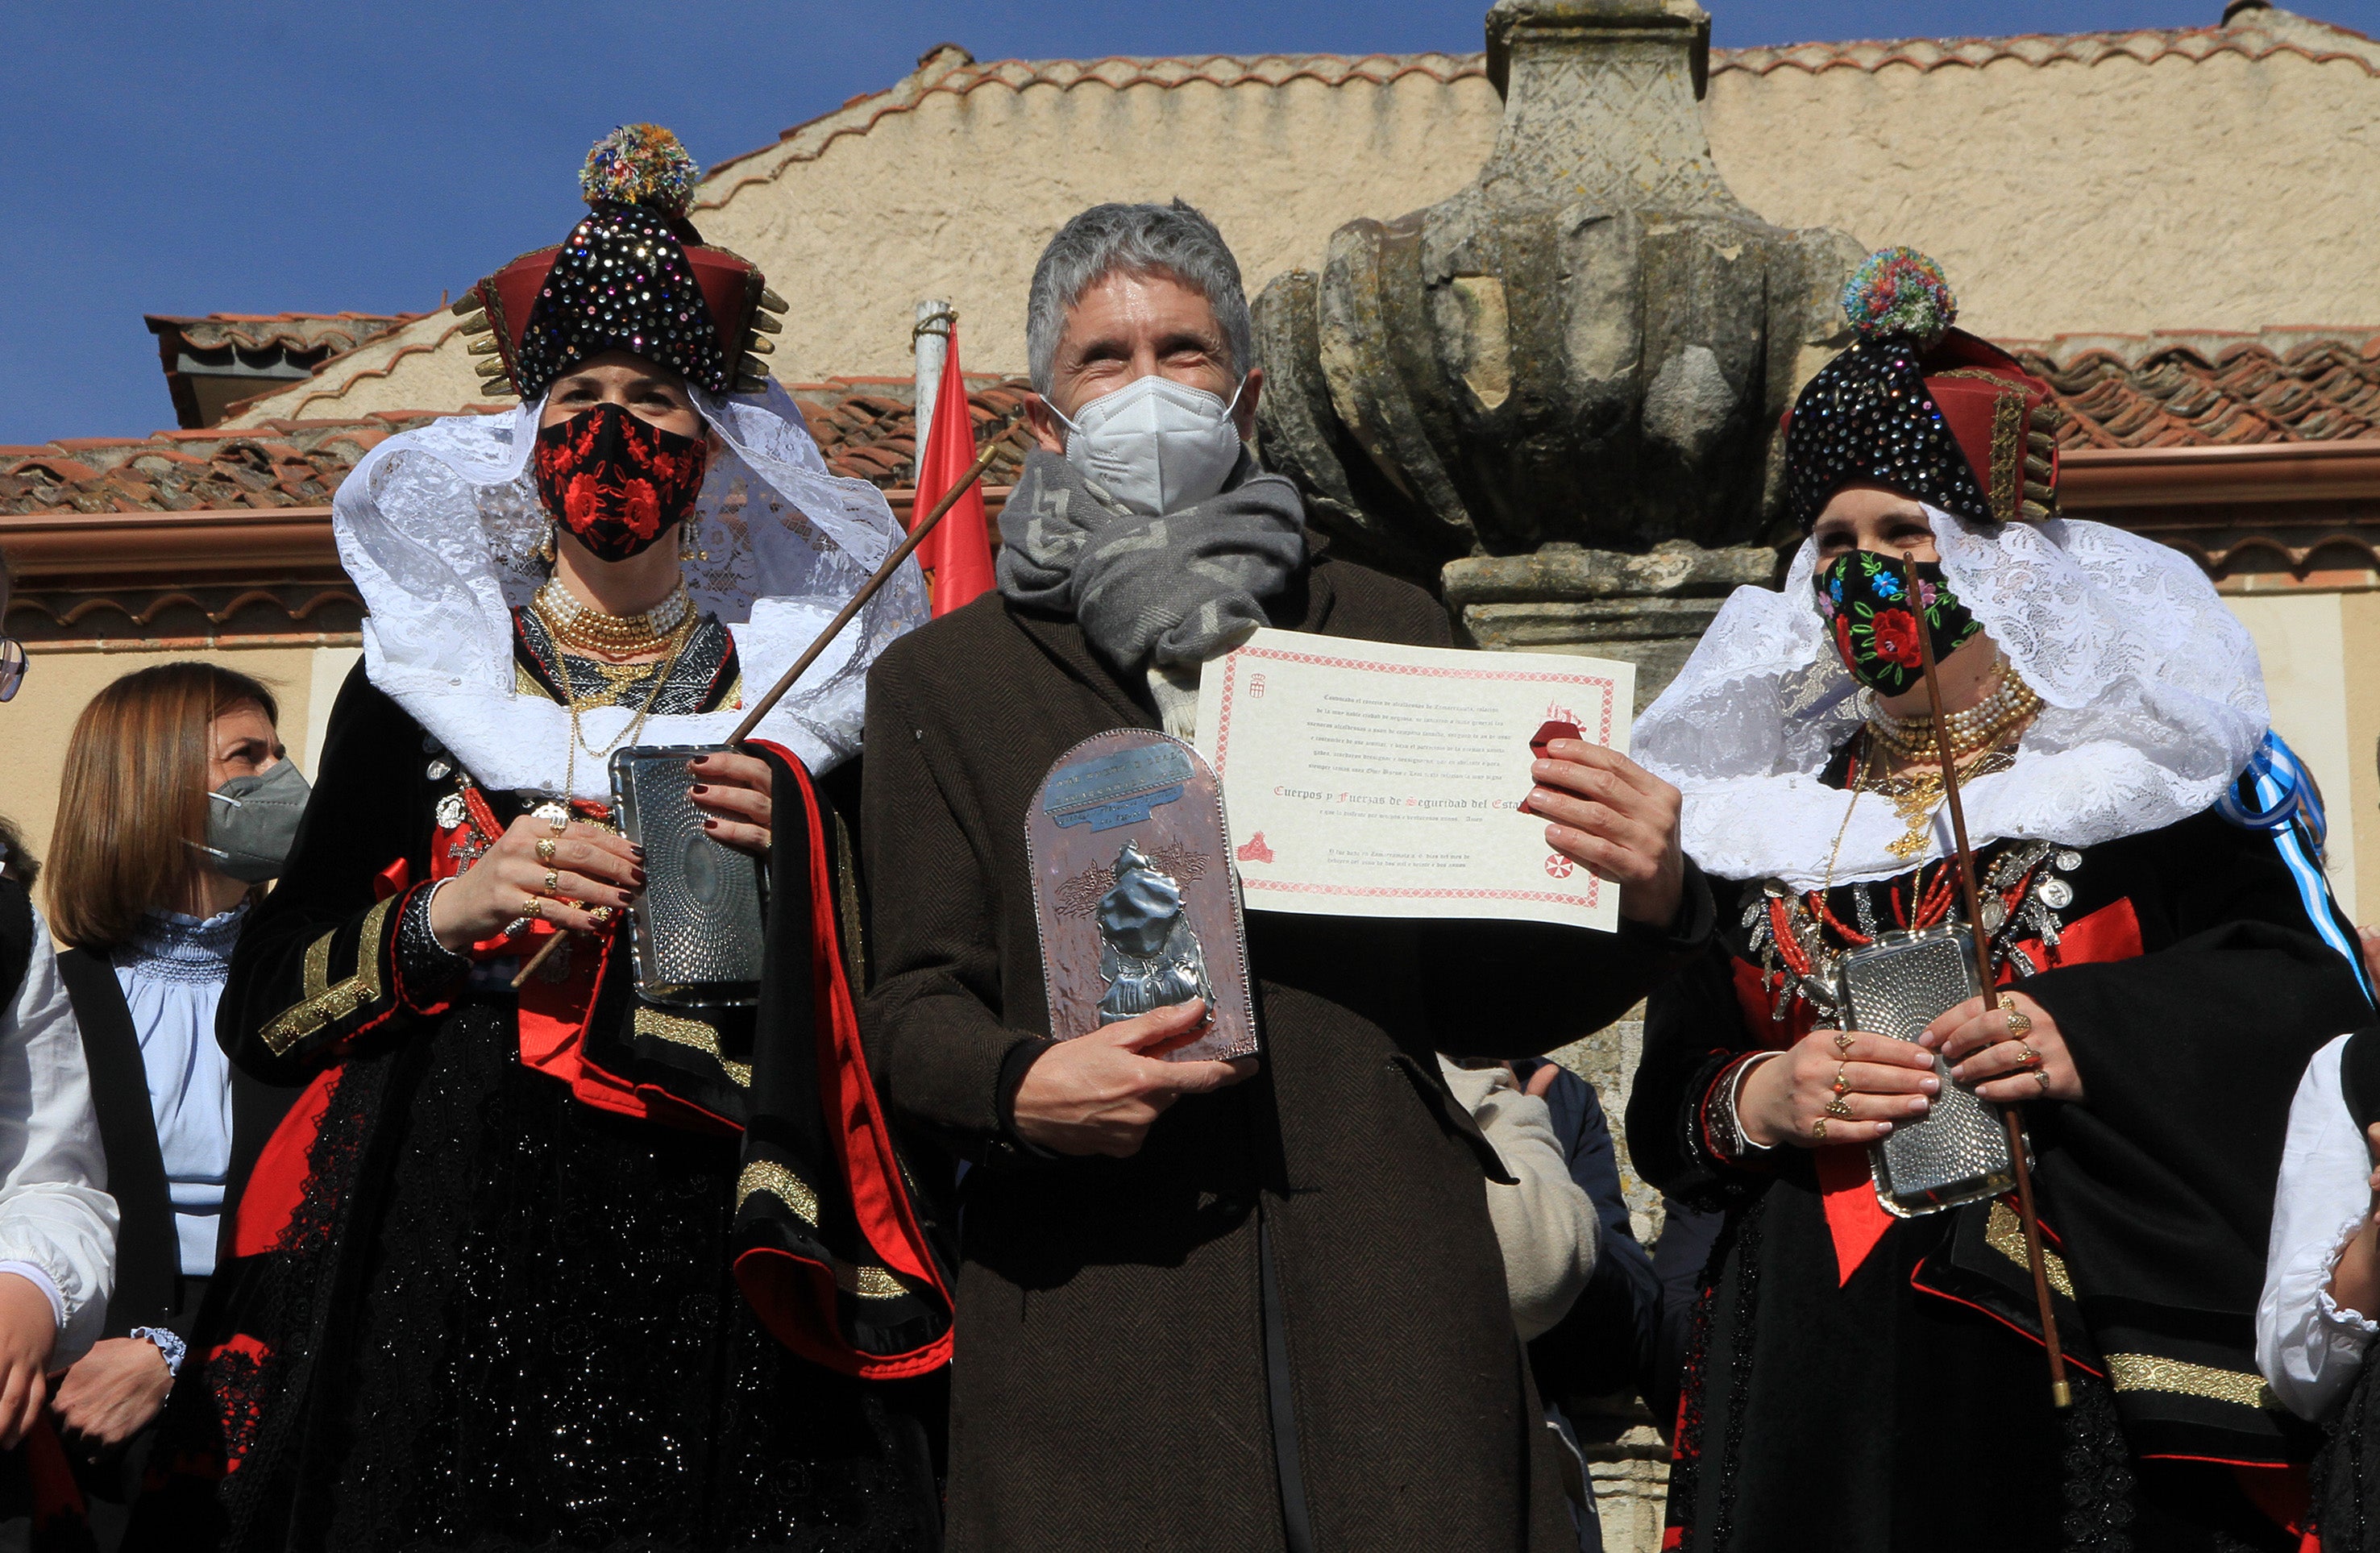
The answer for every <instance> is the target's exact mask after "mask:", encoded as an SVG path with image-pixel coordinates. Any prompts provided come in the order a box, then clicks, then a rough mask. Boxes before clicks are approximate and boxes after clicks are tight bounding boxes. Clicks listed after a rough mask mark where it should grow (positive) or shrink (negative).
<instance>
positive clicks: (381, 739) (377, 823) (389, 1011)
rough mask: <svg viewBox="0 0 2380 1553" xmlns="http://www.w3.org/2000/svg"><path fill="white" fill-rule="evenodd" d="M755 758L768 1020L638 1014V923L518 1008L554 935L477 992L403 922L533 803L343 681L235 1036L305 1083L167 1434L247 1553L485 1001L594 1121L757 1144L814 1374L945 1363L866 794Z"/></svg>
mask: <svg viewBox="0 0 2380 1553" xmlns="http://www.w3.org/2000/svg"><path fill="white" fill-rule="evenodd" d="M754 747H755V750H756V752H758V753H762V754H764V755H765V756H766V758H768V759H769V760H770V763H771V767H772V768H773V772H774V782H775V789H774V790H775V794H776V805H775V816H774V825H773V828H774V836H775V841H774V846H773V850H772V853H771V857H770V859H769V862H768V866H767V871H766V876H765V878H766V898H767V901H768V907H767V922H766V936H767V955H766V969H765V972H764V979H763V985H762V989H761V992H760V997H759V1003H758V1006H757V1007H756V1008H748V1009H743V1010H733V1009H730V1010H700V1011H697V1010H688V1009H679V1008H671V1009H662V1008H659V1007H656V1006H655V1005H652V1004H649V1003H647V1002H645V1001H642V1000H641V999H640V998H639V997H638V995H637V989H636V986H635V978H634V976H633V971H632V966H631V965H630V961H631V955H630V953H629V944H628V939H627V933H626V927H625V918H624V919H623V920H622V922H621V924H620V926H619V927H618V928H615V929H614V931H613V934H612V936H611V937H610V938H609V939H608V940H587V939H578V940H572V942H571V943H570V944H569V945H567V946H566V948H565V952H558V953H557V954H556V955H554V956H553V959H552V960H551V961H550V962H549V964H548V965H547V966H545V967H543V968H542V969H541V970H540V974H539V975H537V976H535V977H532V978H531V980H530V982H529V983H528V986H527V987H526V988H525V989H523V990H521V991H520V992H519V993H518V994H517V995H516V994H514V993H513V991H512V989H511V981H512V979H513V977H514V975H515V974H516V969H517V967H518V965H520V964H521V963H522V962H523V961H524V960H526V958H527V957H528V955H529V954H530V953H533V952H534V949H535V946H536V944H537V943H539V942H541V941H542V935H543V933H544V932H545V931H546V929H545V928H543V926H542V925H541V924H540V925H539V926H538V928H537V929H536V930H537V932H538V934H539V937H538V938H537V939H535V940H531V939H528V937H526V936H524V937H523V938H522V939H521V940H517V941H518V944H519V947H517V948H515V947H512V946H508V945H506V944H504V943H502V942H501V941H497V942H492V943H489V944H482V945H480V946H478V949H477V951H475V955H474V959H475V963H474V964H473V965H472V966H471V968H470V969H469V971H468V975H466V976H457V975H456V974H455V969H454V966H453V964H452V962H451V961H442V960H441V958H440V957H439V956H438V954H437V953H436V952H435V950H434V946H430V945H426V944H424V943H423V942H422V941H421V940H420V938H419V935H410V934H407V932H405V931H403V930H402V925H403V924H404V922H405V920H406V915H407V912H408V911H409V910H412V909H414V908H415V907H416V906H417V905H418V904H420V903H421V902H422V901H423V900H424V899H425V897H426V892H428V891H429V890H430V888H431V886H432V885H433V884H434V883H435V882H436V881H437V880H440V879H442V878H445V877H451V876H452V875H453V874H454V873H455V872H456V871H457V870H458V869H459V868H462V867H468V866H470V864H471V863H472V862H474V861H475V860H476V859H477V857H478V856H479V855H481V854H482V853H484V851H485V850H486V848H487V846H488V845H489V844H490V843H492V841H493V839H494V838H495V837H496V836H498V835H500V834H501V833H502V831H503V830H504V827H505V826H506V825H507V824H509V823H510V822H511V821H512V820H513V819H516V817H517V816H518V815H519V814H520V813H521V812H523V809H524V807H525V806H524V805H523V803H522V801H521V800H520V799H519V798H518V797H516V795H510V794H499V793H489V792H486V791H484V790H482V789H480V788H479V787H478V786H477V785H476V784H474V783H472V782H471V780H470V778H469V775H468V772H466V771H464V770H460V769H459V767H458V763H457V762H456V761H455V759H454V758H453V757H452V756H451V755H448V754H447V753H446V752H444V751H443V750H442V749H441V748H440V747H439V746H438V745H437V744H436V742H435V741H434V740H432V739H431V738H429V737H428V736H426V735H425V734H423V732H422V730H421V728H420V726H419V724H418V723H417V722H415V721H414V720H413V719H412V718H411V717H409V716H408V715H407V714H406V712H405V711H404V710H402V709H401V708H399V707H398V706H397V705H396V703H395V701H393V700H392V699H390V698H388V697H387V696H386V695H385V694H383V692H382V691H380V690H379V689H377V688H376V687H374V686H372V685H371V684H370V682H369V681H368V680H367V679H366V678H365V676H364V673H363V671H362V670H361V668H360V667H359V668H358V670H357V671H356V673H354V674H353V675H352V676H351V677H350V679H349V680H348V683H347V685H346V687H345V689H344V690H343V691H342V692H341V694H340V697H339V699H338V703H337V705H336V707H335V708H334V710H333V712H332V716H331V725H330V731H329V736H328V739H327V741H326V744H325V746H324V750H323V754H322V769H321V773H320V778H319V780H318V782H317V783H316V785H315V792H314V796H313V799H312V801H311V802H310V805H309V807H308V810H307V814H306V817H305V820H304V822H303V824H302V826H301V827H300V830H299V832H298V836H297V843H296V846H295V849H294V852H293V854H292V856H291V858H290V862H289V866H288V867H287V869H286V871H285V875H284V878H283V880H282V881H281V883H280V885H279V886H278V887H277V888H276V889H275V890H274V891H273V893H272V894H271V895H270V896H269V897H268V898H267V899H266V900H265V901H264V902H263V903H262V904H261V905H260V906H259V907H258V909H257V913H256V918H255V920H254V921H253V922H252V923H251V925H250V926H249V930H248V931H247V933H246V934H245V935H243V937H242V939H241V941H240V945H239V949H238V952H237V954H236V956H235V957H234V961H233V965H232V973H231V977H230V981H229V983H228V985H227V987H226V989H225V996H224V999H223V1002H222V1007H221V1014H220V1023H219V1026H218V1034H219V1037H220V1038H221V1039H222V1041H223V1043H224V1045H225V1049H226V1050H227V1051H228V1052H229V1053H230V1054H231V1056H232V1059H233V1061H234V1062H235V1063H236V1064H237V1066H238V1067H239V1068H240V1069H241V1070H242V1071H243V1072H244V1073H246V1074H249V1075H252V1076H253V1077H255V1078H257V1079H261V1080H263V1081H266V1082H269V1083H273V1084H276V1085H282V1086H293V1087H294V1086H302V1088H301V1089H300V1090H299V1092H298V1093H297V1098H296V1100H295V1102H294V1104H292V1105H291V1107H290V1109H289V1111H288V1114H287V1115H286V1116H285V1118H284V1119H283V1120H282V1122H280V1124H279V1126H278V1127H277V1128H276V1129H275V1130H274V1131H273V1134H272V1135H271V1137H270V1138H269V1139H266V1140H264V1141H263V1142H262V1143H261V1147H257V1146H256V1143H255V1140H252V1139H251V1140H244V1141H246V1142H247V1143H248V1144H249V1149H250V1150H252V1151H253V1153H254V1156H255V1162H254V1165H253V1169H252V1171H251V1173H250V1174H249V1181H248V1184H247V1186H246V1188H245V1191H244V1193H243V1195H242V1196H241V1199H240V1202H239V1204H238V1206H237V1219H236V1223H235V1227H234V1230H233V1232H232V1236H231V1240H232V1244H231V1245H230V1247H229V1248H228V1249H229V1251H230V1253H231V1255H230V1256H229V1258H228V1259H227V1261H226V1262H225V1266H224V1268H222V1273H223V1275H224V1276H221V1277H219V1278H218V1280H217V1288H216V1289H215V1290H214V1291H212V1292H211V1294H210V1300H209V1312H208V1315H207V1316H206V1317H205V1318H203V1319H202V1321H201V1332H200V1341H199V1342H198V1343H195V1344H194V1345H193V1351H192V1355H191V1359H192V1368H194V1369H197V1370H198V1371H199V1377H198V1378H199V1381H200V1384H199V1385H198V1386H196V1387H193V1386H191V1385H189V1384H188V1381H187V1378H186V1383H185V1385H184V1386H183V1387H182V1388H181V1389H180V1391H179V1392H177V1393H176V1399H175V1402H174V1404H173V1405H174V1409H175V1412H176V1415H177V1416H176V1419H174V1420H172V1421H170V1423H171V1426H172V1427H173V1430H174V1432H173V1434H172V1436H171V1440H172V1460H173V1465H172V1466H171V1468H170V1469H169V1470H170V1471H171V1472H175V1473H180V1474H188V1475H191V1476H195V1477H199V1478H201V1479H205V1478H212V1479H216V1480H217V1481H219V1482H220V1484H221V1498H222V1500H223V1501H224V1508H225V1512H226V1514H227V1515H228V1518H229V1527H228V1532H229V1535H227V1536H226V1538H225V1542H226V1545H233V1546H237V1545H239V1544H240V1541H241V1537H242V1536H243V1535H245V1532H246V1529H247V1528H250V1527H253V1526H255V1525H258V1524H263V1523H272V1522H273V1519H274V1518H275V1517H276V1516H277V1515H279V1514H281V1513H284V1512H283V1511H280V1510H277V1509H275V1508H271V1507H270V1504H269V1501H272V1500H273V1499H275V1498H286V1496H287V1494H288V1492H289V1488H290V1484H289V1481H288V1480H289V1478H290V1477H291V1476H292V1475H293V1474H301V1473H302V1472H303V1471H304V1470H305V1468H304V1462H305V1460H306V1455H307V1451H306V1448H305V1444H304V1440H303V1432H304V1430H305V1428H306V1423H305V1420H306V1417H307V1413H308V1407H307V1405H306V1399H307V1396H308V1392H309V1388H310V1385H311V1383H312V1381H313V1378H314V1377H313V1376H312V1375H311V1369H312V1366H313V1361H314V1359H315V1358H316V1356H317V1355H320V1354H323V1353H336V1352H337V1351H338V1348H339V1343H338V1341H336V1339H335V1337H334V1329H335V1328H336V1327H337V1325H338V1324H339V1323H340V1322H341V1321H342V1320H343V1319H345V1316H344V1315H343V1313H342V1311H341V1310H340V1308H339V1304H340V1301H341V1300H342V1299H343V1298H344V1297H346V1295H347V1292H348V1291H351V1290H352V1289H353V1288H354V1286H355V1282H354V1280H355V1279H356V1278H357V1277H358V1269H359V1268H360V1267H361V1266H362V1265H363V1263H364V1262H365V1261H366V1260H368V1258H369V1256H370V1238H371V1230H370V1219H371V1216H372V1214H373V1212H374V1207H373V1205H374V1202H375V1200H376V1197H377V1195H379V1193H380V1192H381V1187H380V1185H379V1181H378V1172H379V1171H381V1170H382V1161H383V1159H386V1158H388V1157H389V1154H390V1150H391V1149H392V1147H394V1145H395V1138H396V1136H397V1135H398V1134H401V1132H402V1131H403V1126H404V1122H403V1112H404V1109H405V1104H406V1102H405V1099H404V1097H405V1096H407V1094H408V1093H409V1092H410V1090H411V1088H412V1087H413V1085H414V1082H415V1081H416V1080H417V1079H418V1078H419V1068H420V1063H421V1062H422V1060H423V1059H422V1058H421V1056H420V1053H421V1052H422V1051H423V1050H424V1049H426V1048H427V1047H428V1045H429V1041H428V1039H427V1036H428V1033H429V1032H430V1031H431V1030H432V1029H433V1028H434V1027H435V1026H436V1025H437V1024H438V1022H439V1021H440V1020H441V1019H442V1017H443V1016H444V1015H445V1014H446V1013H448V1012H449V1011H450V1009H452V1008H453V1007H455V1004H456V1003H457V1002H458V1001H463V1000H470V1001H479V1002H486V1001H490V1000H496V1001H508V1002H512V1003H514V1004H515V1005H516V1017H515V1019H514V1021H513V1023H514V1025H515V1026H516V1029H517V1032H518V1037H519V1039H520V1043H521V1050H520V1060H521V1062H522V1063H523V1064H524V1065H526V1066H529V1067H533V1068H537V1069H539V1070H541V1071H542V1072H544V1073H545V1074H548V1075H549V1076H551V1077H553V1079H555V1080H556V1081H557V1082H560V1083H562V1084H565V1085H566V1086H568V1087H569V1089H570V1092H571V1094H572V1095H573V1096H574V1097H576V1098H577V1099H578V1100H580V1101H582V1102H584V1103H586V1104H589V1105H591V1106H594V1107H597V1108H599V1109H601V1110H607V1111H610V1112H613V1113H614V1114H619V1115H625V1116H630V1117H637V1118H641V1119H643V1120H645V1121H648V1122H651V1123H653V1124H656V1125H663V1126H672V1127H682V1128H688V1129H694V1130H698V1131H708V1132H714V1133H730V1134H740V1137H741V1140H742V1142H741V1150H742V1158H743V1167H742V1171H741V1172H740V1176H739V1178H738V1180H737V1183H736V1186H735V1193H736V1197H737V1212H736V1219H735V1235H734V1239H733V1256H734V1264H735V1277H736V1281H737V1283H738V1284H739V1285H740V1287H741V1288H742V1289H743V1291H744V1293H745V1296H746V1298H747V1300H749V1302H750V1303H751V1304H752V1305H753V1307H754V1309H755V1311H756V1313H757V1314H758V1315H759V1317H760V1319H761V1322H762V1324H763V1325H764V1326H765V1327H766V1328H767V1329H769V1330H770V1331H771V1333H773V1334H774V1335H775V1336H776V1337H777V1338H778V1339H779V1340H780V1341H783V1342H784V1343H785V1344H786V1345H787V1346H788V1347H789V1348H791V1349H793V1350H794V1351H795V1353H798V1354H800V1355H801V1356H802V1357H804V1358H806V1359H809V1360H811V1361H813V1362H815V1363H819V1364H823V1365H829V1366H831V1367H832V1368H835V1369H837V1370H840V1371H842V1372H843V1373H844V1374H848V1375H853V1376H856V1377H862V1378H880V1379H894V1378H900V1377H910V1376H917V1375H921V1374H925V1373H928V1372H930V1371H932V1370H934V1369H936V1368H938V1367H939V1366H940V1365H942V1364H944V1363H946V1362H947V1358H948V1353H949V1314H948V1313H949V1304H948V1297H947V1295H946V1294H945V1292H944V1287H943V1286H944V1279H943V1274H942V1271H941V1263H940V1261H939V1259H938V1257H937V1256H936V1254H935V1252H934V1250H933V1249H932V1246H931V1244H930V1237H931V1236H932V1234H933V1233H934V1230H933V1227H932V1226H931V1225H930V1224H929V1223H927V1222H925V1221H924V1220H923V1219H921V1218H920V1217H919V1214H918V1212H917V1210H916V1209H914V1208H913V1207H911V1204H912V1201H913V1197H914V1195H913V1194H912V1192H911V1191H910V1190H909V1189H908V1185H907V1183H906V1182H905V1179H904V1176H903V1172H902V1167H901V1165H900V1162H899V1161H898V1159H896V1158H895V1157H894V1154H893V1151H892V1144H891V1141H890V1134H889V1133H888V1131H887V1130H886V1128H885V1127H884V1126H883V1124H882V1122H881V1120H880V1116H879V1114H878V1111H877V1108H876V1102H875V1095H874V1091H873V1089H872V1087H871V1086H869V1084H868V1074H867V1068H866V1064H865V1062H864V1060H863V1058H862V1056H861V1053H860V1049H859V1040H858V1026H857V1021H856V1014H855V1013H854V1002H853V996H852V988H853V985H854V984H855V982H856V979H857V976H858V973H857V969H856V957H857V952H858V949H857V937H856V920H857V915H856V913H857V899H856V887H855V884H854V880H853V877H852V873H851V867H850V858H851V856H852V848H851V845H850V843H849V842H848V840H847V838H846V836H845V834H844V830H843V821H842V819H840V810H839V808H838V807H837V805H836V803H835V802H834V801H833V800H834V798H835V797H838V796H841V795H842V790H843V789H844V788H852V789H854V790H855V791H856V769H853V770H849V771H848V772H847V773H843V772H839V773H837V774H836V776H835V778H834V779H832V780H831V781H829V782H827V783H815V784H814V783H812V782H811V780H810V779H809V777H808V776H807V773H806V772H805V771H804V770H802V768H801V767H800V765H799V763H798V762H796V761H793V760H791V759H789V758H786V757H785V756H784V754H783V752H782V751H778V750H775V749H773V748H770V747H768V746H754ZM854 767H855V768H856V762H855V763H854ZM829 789H832V790H833V791H832V793H830V792H829V791H828V790H829ZM425 951H428V952H425ZM186 1377H187V1372H186ZM184 1393H196V1394H197V1395H196V1396H195V1397H186V1396H185V1395H184ZM235 1467H237V1468H239V1469H241V1470H239V1471H237V1472H234V1471H233V1470H232V1469H233V1468H235Z"/></svg>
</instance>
